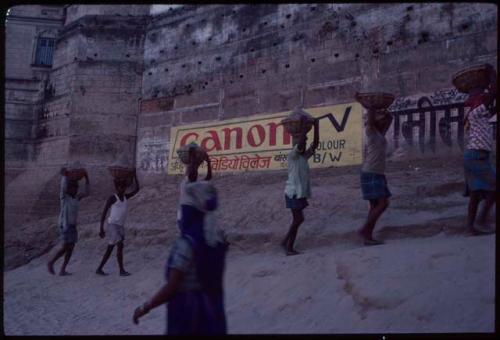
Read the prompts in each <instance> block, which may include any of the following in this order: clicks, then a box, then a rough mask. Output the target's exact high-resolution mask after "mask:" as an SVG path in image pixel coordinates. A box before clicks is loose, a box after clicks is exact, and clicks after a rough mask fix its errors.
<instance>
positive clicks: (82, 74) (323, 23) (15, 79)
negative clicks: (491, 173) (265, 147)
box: [5, 3, 497, 214]
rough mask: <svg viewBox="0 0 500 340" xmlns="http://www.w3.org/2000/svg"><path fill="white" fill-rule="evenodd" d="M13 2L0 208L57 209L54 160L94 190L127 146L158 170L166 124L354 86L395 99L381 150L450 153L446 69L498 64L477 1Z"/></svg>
mask: <svg viewBox="0 0 500 340" xmlns="http://www.w3.org/2000/svg"><path fill="white" fill-rule="evenodd" d="M44 13H45V14H44ZM11 14H12V15H11V16H10V17H9V20H8V22H7V29H6V46H7V49H6V50H7V54H6V63H7V66H8V67H7V68H6V93H5V95H6V106H5V109H6V141H5V150H6V161H7V162H6V168H5V169H6V178H7V181H6V182H7V184H8V186H7V191H8V192H9V195H10V196H9V198H12V199H10V200H9V202H10V203H9V204H10V205H9V207H15V206H16V207H18V206H19V202H28V203H26V204H27V205H29V206H30V207H31V208H33V209H35V208H36V207H38V208H39V207H40V204H38V203H36V200H37V197H44V198H45V200H50V199H54V202H53V204H52V206H51V207H50V208H47V207H43V209H42V210H43V211H45V212H46V213H47V214H50V213H57V190H58V188H57V183H56V182H57V180H56V178H57V170H58V168H59V167H60V166H61V165H63V164H65V163H66V162H69V161H72V160H74V159H79V160H80V161H83V162H84V163H85V164H86V165H87V167H88V168H89V171H90V174H91V177H92V178H93V180H92V182H93V184H94V187H95V188H97V189H98V190H100V191H99V192H98V193H96V194H97V195H101V193H104V192H107V191H109V190H111V189H112V188H111V184H109V182H110V181H109V174H107V173H106V171H105V167H106V166H107V165H109V164H110V163H112V162H113V161H114V159H115V157H116V156H117V155H118V153H120V152H123V151H126V152H129V154H130V155H131V156H132V155H135V160H134V162H135V164H136V166H137V167H138V169H139V176H140V179H141V180H142V181H144V180H145V181H146V182H148V181H153V180H155V178H156V176H155V175H158V176H165V175H166V169H167V164H168V157H167V155H168V151H169V148H170V145H169V140H170V128H171V127H172V126H177V125H183V124H190V123H195V122H208V121H214V120H225V119H230V118H234V117H242V116H247V115H253V114H264V113H275V112H281V111H286V110H290V109H292V108H293V107H294V106H296V105H298V104H300V105H304V106H305V107H306V108H311V107H320V106H326V105H332V104H339V103H345V102H352V101H353V96H354V94H355V92H356V91H363V90H373V89H377V90H383V91H390V92H392V93H394V94H395V95H396V96H397V97H398V100H397V101H396V102H395V103H394V105H393V107H392V108H391V110H393V112H395V113H397V115H398V117H399V121H398V124H395V125H393V127H392V128H391V130H390V131H389V133H388V136H389V138H390V139H391V141H390V145H391V155H393V156H395V157H396V156H397V157H400V156H401V155H403V156H405V157H410V158H411V157H428V156H433V155H436V154H438V153H442V154H444V155H450V154H451V153H450V152H449V151H450V150H453V152H457V153H458V152H460V142H461V135H460V133H461V132H460V130H461V129H463V126H462V125H460V124H461V122H460V119H461V118H460V117H461V116H460V114H461V113H460V112H461V111H460V110H463V108H460V105H461V103H463V100H464V97H463V96H460V95H458V94H457V93H456V92H453V89H452V86H451V81H450V79H451V76H452V74H453V73H454V72H456V71H457V70H460V69H461V68H463V67H465V66H468V65H471V64H475V63H483V62H489V63H492V64H494V65H496V62H497V7H496V6H495V5H493V4H487V3H427V4H417V3H414V4H411V3H405V4H376V3H367V4H327V3H321V4H291V5H287V4H283V5H278V4H258V5H204V6H195V5H69V6H68V5H67V6H39V5H30V6H15V7H13V8H12V9H11ZM41 33H43V34H55V36H56V37H57V40H56V47H55V54H54V62H53V65H52V67H51V68H39V67H38V68H37V67H33V66H32V65H31V64H32V61H33V57H34V41H35V40H36V37H37V35H38V34H41ZM422 98H427V99H428V100H427V101H426V100H423V99H422ZM420 99H422V100H420ZM446 101H448V102H446ZM429 105H434V106H440V105H441V106H440V108H439V110H438V111H439V112H437V113H436V114H435V115H434V116H433V115H432V110H430V109H428V106H429ZM442 105H445V106H446V105H452V107H443V106H442ZM453 105H456V106H453ZM457 105H458V106H457ZM408 110H410V111H411V112H410V111H408ZM412 110H413V111H412ZM447 110H448V111H447ZM447 112H448V113H447ZM457 117H458V118H457ZM396 125H397V126H396ZM450 148H451V149H450ZM132 158H134V157H132ZM27 169H28V170H27ZM35 173H36V176H34V175H33V174H35ZM34 178H36V181H35V180H34ZM49 183H56V185H54V188H52V186H50V185H49ZM48 191H50V192H48ZM19 193H23V194H22V195H20V194H19ZM42 193H43V194H42ZM16 195H18V196H16ZM14 197H17V198H15V199H14ZM27 197H32V198H33V197H34V198H33V200H32V201H29V200H27ZM6 203H7V200H6ZM6 207H7V205H6ZM31 208H30V209H31ZM38 208H36V209H38ZM38 210H40V209H38ZM9 211H13V210H12V209H10V210H9Z"/></svg>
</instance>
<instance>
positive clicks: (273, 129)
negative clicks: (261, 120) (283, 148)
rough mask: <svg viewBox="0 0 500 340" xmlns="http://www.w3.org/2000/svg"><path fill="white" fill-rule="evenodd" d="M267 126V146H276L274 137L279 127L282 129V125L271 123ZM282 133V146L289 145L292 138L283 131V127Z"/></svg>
mask: <svg viewBox="0 0 500 340" xmlns="http://www.w3.org/2000/svg"><path fill="white" fill-rule="evenodd" d="M267 126H269V146H275V145H276V137H277V134H278V127H279V126H282V127H283V124H281V123H274V122H271V123H268V124H267ZM282 131H283V144H284V145H288V144H290V143H291V137H292V136H290V134H289V133H288V132H287V131H286V130H285V128H284V127H283V129H282Z"/></svg>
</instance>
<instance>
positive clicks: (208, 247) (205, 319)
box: [133, 163, 227, 334]
mask: <svg viewBox="0 0 500 340" xmlns="http://www.w3.org/2000/svg"><path fill="white" fill-rule="evenodd" d="M191 164H193V163H191ZM197 172H198V170H197V166H196V165H190V166H188V173H189V179H190V182H189V183H187V184H186V194H187V195H189V196H190V199H189V203H188V204H182V205H181V210H182V215H181V216H182V218H181V221H180V229H181V236H180V237H179V238H178V239H177V240H176V241H175V242H174V244H173V246H172V249H171V251H170V255H169V258H168V261H167V268H166V279H167V283H166V284H165V285H164V286H163V287H162V288H161V289H160V290H159V291H158V292H157V293H156V294H155V295H154V296H153V298H152V299H150V300H149V301H147V302H146V303H144V304H143V305H142V306H140V307H138V308H137V309H136V310H135V312H134V317H133V320H134V323H136V324H137V323H138V321H139V318H140V317H142V316H143V315H145V314H147V313H148V312H149V311H150V310H151V309H153V308H156V307H158V306H159V305H162V304H164V303H167V302H168V304H167V334H226V333H227V326H226V316H225V311H224V296H223V287H222V281H223V272H224V263H225V253H226V250H227V243H226V242H225V241H224V238H223V236H222V235H220V234H219V233H217V231H216V230H215V227H214V226H213V225H212V223H211V221H212V218H211V216H210V215H211V212H212V211H214V210H215V209H216V208H217V193H216V190H215V188H214V187H213V186H212V185H211V184H210V183H209V182H206V181H200V182H197V181H196V179H197V175H198V174H197Z"/></svg>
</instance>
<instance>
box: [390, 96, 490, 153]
mask: <svg viewBox="0 0 500 340" xmlns="http://www.w3.org/2000/svg"><path fill="white" fill-rule="evenodd" d="M466 99H467V95H466V94H463V93H460V92H458V91H457V90H456V89H441V90H436V91H434V92H433V93H428V94H420V95H413V96H410V97H399V98H397V99H396V100H395V101H394V103H393V104H392V105H391V107H390V108H389V111H390V112H391V114H392V115H393V116H394V121H393V123H392V126H391V128H390V129H389V131H388V132H387V134H386V138H387V139H388V140H389V146H390V147H391V148H392V149H393V150H404V149H406V150H412V151H413V153H414V156H415V157H425V156H432V155H434V154H436V153H438V152H440V153H444V154H449V153H450V152H462V151H463V149H464V145H465V140H466V131H465V129H464V118H465V114H466V112H467V110H468V108H467V107H465V105H464V102H465V100H466ZM490 109H491V110H492V112H496V111H495V110H496V108H495V105H494V107H492V108H490ZM496 118H497V117H496V115H494V116H492V118H491V119H490V123H491V126H492V138H493V140H496V123H497V122H496Z"/></svg>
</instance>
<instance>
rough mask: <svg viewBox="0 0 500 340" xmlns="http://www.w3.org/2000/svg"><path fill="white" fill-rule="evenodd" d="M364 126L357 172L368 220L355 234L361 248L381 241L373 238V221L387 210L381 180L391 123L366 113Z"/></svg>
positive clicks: (384, 183) (377, 114) (386, 193)
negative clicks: (361, 242) (364, 142)
mask: <svg viewBox="0 0 500 340" xmlns="http://www.w3.org/2000/svg"><path fill="white" fill-rule="evenodd" d="M367 116H368V117H367V122H366V126H365V135H366V144H365V155H364V160H363V166H362V168H361V190H362V193H363V199H365V200H367V201H369V202H370V210H369V212H368V218H367V220H366V222H365V224H364V225H363V227H362V228H361V229H359V230H358V234H359V235H360V236H361V238H362V239H363V242H364V244H365V245H378V244H382V243H383V242H382V241H379V240H376V239H374V238H373V229H374V228H375V224H376V223H377V220H378V219H379V218H380V216H381V215H382V213H383V212H384V211H385V210H386V209H387V207H388V206H389V197H391V192H390V191H389V188H388V187H387V179H386V177H385V174H384V172H385V158H386V148H387V141H386V139H385V134H386V132H387V130H388V129H389V127H390V126H391V123H392V119H393V118H392V116H391V115H390V114H389V113H388V112H386V111H385V112H377V111H375V110H371V109H369V110H368V112H367Z"/></svg>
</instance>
